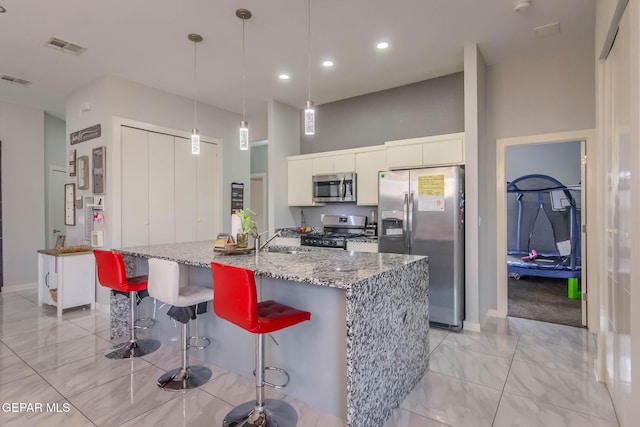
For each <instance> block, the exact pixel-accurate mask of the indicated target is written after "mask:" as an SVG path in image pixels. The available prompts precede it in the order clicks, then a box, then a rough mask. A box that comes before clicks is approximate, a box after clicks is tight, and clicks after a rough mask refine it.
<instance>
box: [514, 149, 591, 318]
mask: <svg viewBox="0 0 640 427" xmlns="http://www.w3.org/2000/svg"><path fill="white" fill-rule="evenodd" d="M581 145H582V142H581V141H567V142H557V143H546V144H526V145H516V146H509V147H506V153H505V155H506V158H505V171H506V172H505V174H506V181H507V264H508V267H507V273H508V279H507V280H508V287H507V293H508V299H507V307H508V315H509V316H512V317H520V318H525V319H532V320H538V321H543V322H550V323H559V324H563V325H568V326H577V327H580V326H584V325H583V322H582V320H583V316H582V302H581V295H580V293H579V292H578V289H579V287H580V277H581V264H582V262H581V261H582V256H581V249H580V248H581V241H580V233H579V230H580V223H581V217H582V210H581V203H580V202H581V196H582V191H581V190H582V178H581V175H582V174H581V163H580V159H581V152H582V147H581Z"/></svg>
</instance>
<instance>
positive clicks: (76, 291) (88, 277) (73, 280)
mask: <svg viewBox="0 0 640 427" xmlns="http://www.w3.org/2000/svg"><path fill="white" fill-rule="evenodd" d="M52 289H55V291H54V292H55V295H56V297H55V300H54V297H53V295H52V292H51V290H52ZM95 301H96V269H95V259H94V257H93V253H92V252H81V253H65V254H59V253H58V252H57V251H55V250H42V251H38V305H39V306H42V304H47V305H53V306H55V307H57V312H58V317H60V316H62V310H63V309H65V308H71V307H77V306H80V305H91V308H92V309H93V308H95Z"/></svg>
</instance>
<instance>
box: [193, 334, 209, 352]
mask: <svg viewBox="0 0 640 427" xmlns="http://www.w3.org/2000/svg"><path fill="white" fill-rule="evenodd" d="M191 340H193V341H195V343H194V344H192V343H191ZM200 341H204V342H203V343H202V344H200ZM210 344H211V339H209V337H203V336H197V335H196V336H193V337H189V348H191V347H194V348H197V349H198V350H204V349H205V348H207V347H209V345H210Z"/></svg>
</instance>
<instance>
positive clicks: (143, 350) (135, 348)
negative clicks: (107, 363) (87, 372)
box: [105, 339, 160, 359]
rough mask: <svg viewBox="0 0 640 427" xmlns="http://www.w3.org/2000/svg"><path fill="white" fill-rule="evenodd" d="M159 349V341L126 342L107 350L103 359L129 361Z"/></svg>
mask: <svg viewBox="0 0 640 427" xmlns="http://www.w3.org/2000/svg"><path fill="white" fill-rule="evenodd" d="M159 348H160V341H158V340H149V339H144V340H136V341H127V342H125V343H122V344H120V345H117V346H115V347H113V348H110V349H109V350H107V352H106V353H105V357H107V358H108V359H131V358H133V357H140V356H145V355H147V354H149V353H153V352H154V351H156V350H157V349H159Z"/></svg>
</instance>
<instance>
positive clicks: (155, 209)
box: [149, 132, 175, 245]
mask: <svg viewBox="0 0 640 427" xmlns="http://www.w3.org/2000/svg"><path fill="white" fill-rule="evenodd" d="M173 139H174V138H173V136H170V135H164V134H161V133H154V132H149V244H150V245H158V244H162V243H173V242H175V233H174V213H173V209H174V193H173V192H174V189H173V175H174V167H173V157H174V145H173Z"/></svg>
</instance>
